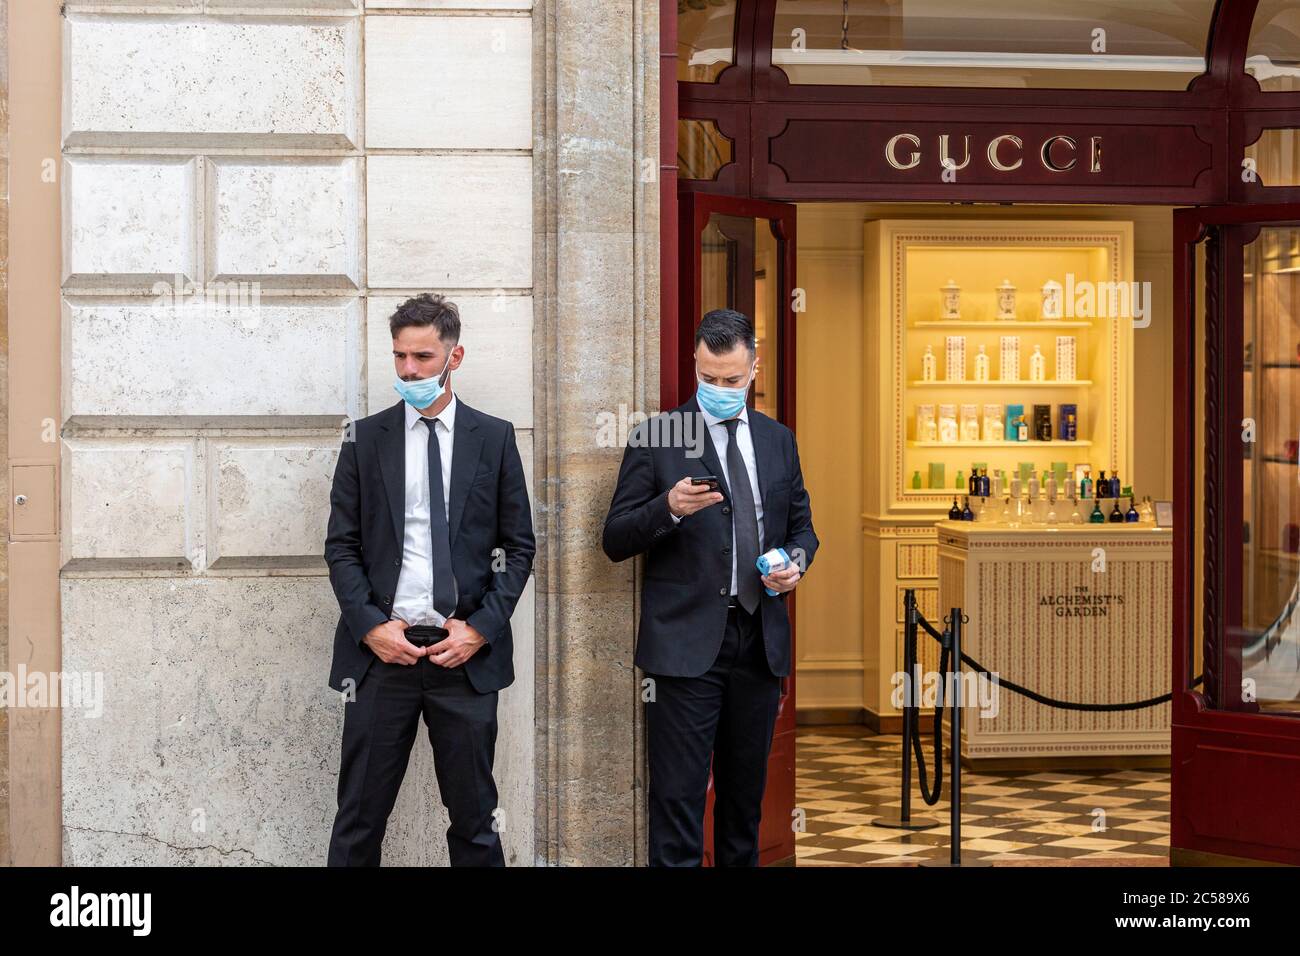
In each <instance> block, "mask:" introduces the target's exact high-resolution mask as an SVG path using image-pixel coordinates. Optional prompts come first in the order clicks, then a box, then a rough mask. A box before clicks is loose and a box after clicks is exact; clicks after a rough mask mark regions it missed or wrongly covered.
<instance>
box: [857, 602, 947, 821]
mask: <svg viewBox="0 0 1300 956" xmlns="http://www.w3.org/2000/svg"><path fill="white" fill-rule="evenodd" d="M920 617H921V612H920V611H919V610H918V609H917V606H916V590H915V589H914V588H905V589H904V590H903V798H902V801H901V803H900V810H899V814H898V816H893V815H881V816H879V817H877V818H876V819H875V820H873V821H872V822H871V825H872V826H877V827H889V828H891V829H899V830H929V829H930V828H931V827H937V826H938V825H939V821H938V820H936V819H934V818H932V817H918V818H916V819H915V820H913V819H912V737H913V735H914V734H915V733H919V732H920V727H919V724H920V719H919V716H918V715H919V713H920V705H919V704H917V702H916V698H917V696H918V694H917V687H916V680H915V678H916V632H917V629H918V628H919V627H920Z"/></svg>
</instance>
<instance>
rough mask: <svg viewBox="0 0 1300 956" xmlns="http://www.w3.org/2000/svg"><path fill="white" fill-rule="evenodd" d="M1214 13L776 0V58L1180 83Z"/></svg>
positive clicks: (1011, 83) (891, 75) (912, 81)
mask: <svg viewBox="0 0 1300 956" xmlns="http://www.w3.org/2000/svg"><path fill="white" fill-rule="evenodd" d="M1292 2H1293V0H1292ZM1277 5H1278V6H1281V5H1282V3H1281V2H1280V0H1279V3H1278V4H1277ZM1213 12H1214V0H1123V2H1090V3H1086V4H1081V3H1078V2H1077V0H999V2H998V3H997V4H986V3H955V2H953V0H777V5H776V22H775V26H774V29H773V38H772V62H773V63H774V64H775V65H776V66H779V67H780V68H781V69H782V70H784V71H785V72H786V74H787V75H788V76H789V78H790V81H791V82H792V83H804V84H838V85H851V86H865V85H878V86H947V87H959V86H970V87H1013V88H1014V87H1020V88H1028V89H1042V88H1071V89H1143V90H1182V89H1185V88H1186V87H1187V84H1188V83H1189V82H1191V80H1192V79H1193V78H1194V77H1196V76H1198V75H1199V74H1201V73H1204V72H1205V46H1206V42H1207V38H1208V36H1209V30H1210V21H1211V17H1212V14H1213ZM1293 49H1294V47H1293Z"/></svg>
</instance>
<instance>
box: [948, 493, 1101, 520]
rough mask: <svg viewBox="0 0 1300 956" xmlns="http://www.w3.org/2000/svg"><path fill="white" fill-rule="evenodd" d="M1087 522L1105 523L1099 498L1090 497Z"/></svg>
mask: <svg viewBox="0 0 1300 956" xmlns="http://www.w3.org/2000/svg"><path fill="white" fill-rule="evenodd" d="M953 504H954V505H955V504H956V501H954V502H953ZM1088 523H1089V524H1105V523H1106V516H1105V515H1104V514H1102V513H1101V499H1100V498H1093V499H1092V514H1090V515H1088Z"/></svg>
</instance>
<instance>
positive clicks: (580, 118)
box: [534, 0, 659, 865]
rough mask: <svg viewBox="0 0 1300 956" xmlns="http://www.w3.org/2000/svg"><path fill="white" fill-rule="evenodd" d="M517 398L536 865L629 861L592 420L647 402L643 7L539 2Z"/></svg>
mask: <svg viewBox="0 0 1300 956" xmlns="http://www.w3.org/2000/svg"><path fill="white" fill-rule="evenodd" d="M534 18H535V23H537V25H538V29H537V30H536V31H535V34H536V38H537V45H538V48H537V56H536V58H535V59H536V62H537V66H536V69H537V71H538V72H537V74H536V82H535V83H534V90H535V91H536V110H535V116H536V120H535V124H536V128H535V135H536V137H537V138H536V141H535V159H536V172H535V175H536V179H537V187H538V190H539V194H540V197H541V198H540V200H539V204H538V212H539V214H538V216H537V218H536V243H535V254H536V262H537V268H536V270H535V272H536V276H537V279H536V293H535V294H536V296H537V300H536V301H537V312H536V326H537V335H536V342H537V344H538V350H537V361H536V378H535V385H534V394H535V396H536V404H537V413H536V420H537V423H538V425H537V432H536V442H537V447H538V459H537V460H538V465H539V468H540V467H543V463H544V468H545V475H546V479H545V480H544V481H540V482H539V483H538V488H537V493H538V509H537V514H538V529H539V549H538V550H539V561H538V579H537V603H538V634H539V645H538V674H537V695H538V696H537V717H538V735H539V739H538V748H537V753H538V762H537V772H538V786H537V795H538V821H537V852H538V861H539V862H540V863H546V864H553V865H576V864H583V865H632V864H634V863H640V862H643V861H644V858H645V850H644V844H645V839H644V832H643V830H644V827H643V823H642V821H643V819H644V810H643V799H642V793H643V788H644V779H645V775H644V755H643V752H642V750H643V747H642V739H643V737H642V728H641V714H642V711H641V706H640V704H639V702H638V701H639V694H638V693H637V690H638V687H637V677H636V673H635V671H634V669H633V666H632V656H633V638H634V628H635V621H636V611H637V608H636V603H637V590H636V579H635V577H634V570H635V569H634V567H633V565H632V563H631V562H628V563H624V564H621V565H614V564H611V563H610V562H609V560H608V559H607V558H606V557H605V555H604V553H603V551H602V550H601V546H600V539H601V528H602V526H603V523H604V517H605V512H606V510H607V508H608V507H609V500H610V495H611V493H612V491H613V482H614V477H615V475H616V473H617V469H618V463H619V460H620V458H621V456H622V448H621V446H617V447H599V446H598V444H597V430H596V423H597V416H598V415H599V414H601V413H610V414H616V415H617V414H620V412H621V411H622V412H626V411H629V410H650V406H652V405H655V404H657V401H658V394H659V384H658V340H659V338H658V330H659V303H658V288H659V287H658V275H659V235H658V228H659V215H658V201H659V186H658V182H657V181H656V178H655V177H656V175H657V170H658V167H659V158H658V141H659V130H658V114H659V110H658V103H659V99H658V73H657V71H658V48H659V22H658V21H659V17H658V4H657V0H607V2H602V3H591V2H590V0H540V2H539V3H538V4H537V7H536V9H535V10H534Z"/></svg>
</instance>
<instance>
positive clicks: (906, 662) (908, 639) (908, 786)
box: [899, 588, 917, 824]
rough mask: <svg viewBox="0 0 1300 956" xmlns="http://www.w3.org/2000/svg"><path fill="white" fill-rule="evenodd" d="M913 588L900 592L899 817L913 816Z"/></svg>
mask: <svg viewBox="0 0 1300 956" xmlns="http://www.w3.org/2000/svg"><path fill="white" fill-rule="evenodd" d="M916 614H917V611H916V590H915V589H914V588H907V589H906V590H904V591H903V804H902V810H901V811H900V813H899V818H900V819H901V821H902V822H903V823H904V824H907V823H909V822H910V821H911V819H912V723H913V720H912V718H913V717H914V716H915V707H916V696H915V695H916V687H915V686H914V684H913V678H914V677H915V676H916V674H915V671H916Z"/></svg>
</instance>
